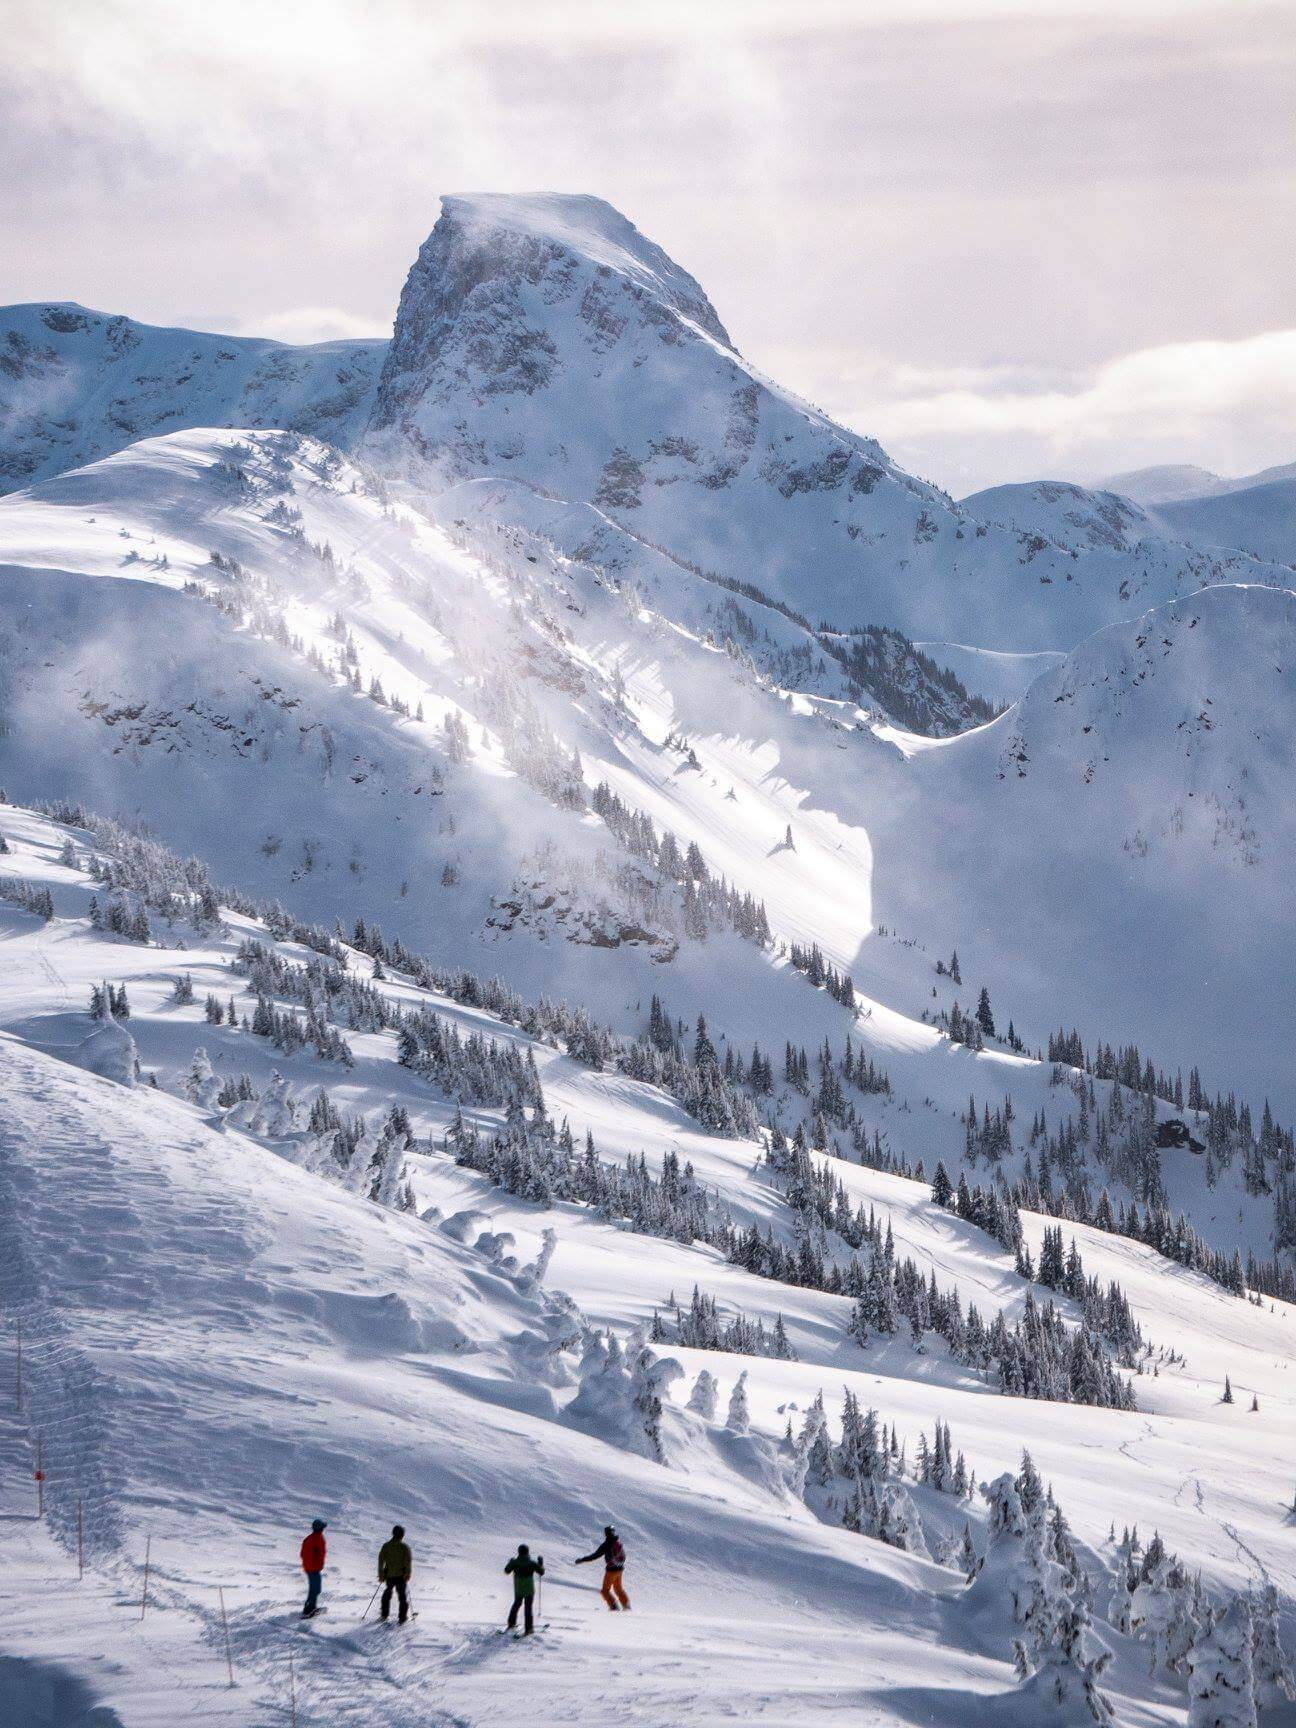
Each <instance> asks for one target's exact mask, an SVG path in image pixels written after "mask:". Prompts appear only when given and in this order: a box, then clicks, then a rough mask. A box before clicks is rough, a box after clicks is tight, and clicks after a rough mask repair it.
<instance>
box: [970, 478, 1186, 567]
mask: <svg viewBox="0 0 1296 1728" xmlns="http://www.w3.org/2000/svg"><path fill="white" fill-rule="evenodd" d="M963 503H964V505H965V506H966V508H967V509H969V510H970V511H971V512H972V514H973V515H974V516H976V517H978V518H979V520H981V521H982V522H996V523H998V524H1000V526H1002V527H1006V528H1019V529H1022V530H1024V531H1026V532H1028V533H1031V534H1042V535H1044V537H1045V538H1046V539H1049V540H1051V541H1053V543H1054V544H1055V545H1058V546H1064V547H1066V549H1067V550H1068V551H1071V550H1079V551H1105V552H1130V551H1133V550H1135V549H1136V548H1137V547H1138V546H1139V545H1141V544H1142V542H1144V541H1145V540H1157V539H1164V538H1166V533H1165V529H1164V528H1163V527H1161V525H1160V524H1159V523H1158V522H1156V521H1155V520H1154V518H1153V517H1151V516H1150V515H1149V514H1148V512H1147V511H1146V510H1144V509H1143V508H1142V506H1141V505H1139V504H1137V503H1134V502H1133V501H1132V500H1131V499H1129V498H1123V497H1121V496H1120V494H1119V493H1117V492H1099V491H1094V490H1093V489H1091V488H1090V487H1087V486H1077V485H1075V484H1074V483H1073V482H1072V481H1069V480H1031V481H1025V482H1023V483H1021V484H1018V485H1008V486H991V487H989V488H987V490H986V491H984V492H974V493H973V494H972V496H971V497H969V498H965V499H964V500H963Z"/></svg>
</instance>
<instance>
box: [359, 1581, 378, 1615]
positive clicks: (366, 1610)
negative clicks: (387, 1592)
mask: <svg viewBox="0 0 1296 1728" xmlns="http://www.w3.org/2000/svg"><path fill="white" fill-rule="evenodd" d="M381 1589H382V1583H381V1581H379V1583H378V1584H377V1585H376V1586H375V1587H374V1593H373V1595H372V1596H371V1597H370V1598H369V1601H368V1603H367V1604H366V1605H365V1611H364V1614H362V1615H361V1616H360V1618H361V1619H362V1620H363V1619H364V1618H365V1616H366V1615H367V1614H368V1612H369V1610H370V1608H372V1607H373V1605H374V1602H375V1601H376V1600H377V1597H378V1592H379V1590H381Z"/></svg>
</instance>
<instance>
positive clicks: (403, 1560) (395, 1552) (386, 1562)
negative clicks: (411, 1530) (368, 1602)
mask: <svg viewBox="0 0 1296 1728" xmlns="http://www.w3.org/2000/svg"><path fill="white" fill-rule="evenodd" d="M413 1576H414V1556H413V1554H412V1553H411V1552H410V1546H409V1543H408V1542H406V1540H405V1526H404V1525H403V1524H393V1525H392V1533H391V1540H390V1541H388V1542H384V1543H383V1545H382V1547H381V1548H380V1549H379V1550H378V1582H379V1583H380V1584H381V1585H382V1586H383V1593H382V1603H381V1611H382V1617H383V1619H384V1620H385V1619H386V1618H387V1616H388V1614H389V1613H390V1611H391V1599H392V1591H393V1590H394V1591H395V1592H396V1600H397V1601H398V1602H399V1603H400V1619H399V1622H398V1624H399V1625H401V1626H403V1625H404V1624H405V1622H406V1621H407V1620H408V1619H409V1589H408V1586H409V1581H410V1579H411V1578H412V1577H413Z"/></svg>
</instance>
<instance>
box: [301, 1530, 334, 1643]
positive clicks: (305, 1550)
mask: <svg viewBox="0 0 1296 1728" xmlns="http://www.w3.org/2000/svg"><path fill="white" fill-rule="evenodd" d="M327 1529H328V1525H327V1524H325V1522H324V1520H323V1519H322V1518H317V1519H316V1520H315V1522H314V1523H313V1524H312V1525H311V1527H310V1535H309V1536H308V1537H307V1538H306V1540H305V1541H304V1542H303V1543H302V1545H301V1563H302V1571H303V1572H304V1573H305V1574H306V1606H305V1607H304V1608H303V1609H302V1619H303V1620H309V1619H310V1617H311V1615H312V1614H314V1612H315V1609H316V1606H317V1604H318V1602H319V1594H320V1587H321V1585H322V1584H323V1582H324V1556H325V1555H326V1554H327V1552H328V1548H327V1546H326V1544H325V1541H324V1532H325V1530H327Z"/></svg>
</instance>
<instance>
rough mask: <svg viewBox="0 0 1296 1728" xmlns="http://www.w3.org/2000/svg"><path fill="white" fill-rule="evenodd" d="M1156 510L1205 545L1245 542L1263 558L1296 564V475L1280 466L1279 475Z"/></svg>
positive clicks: (1175, 529)
mask: <svg viewBox="0 0 1296 1728" xmlns="http://www.w3.org/2000/svg"><path fill="white" fill-rule="evenodd" d="M1156 510H1157V515H1158V516H1159V517H1160V518H1161V520H1162V521H1163V522H1165V523H1167V524H1168V525H1169V527H1170V529H1171V530H1172V532H1174V533H1177V534H1183V535H1184V536H1185V537H1187V538H1190V539H1192V540H1195V541H1196V542H1197V544H1198V545H1199V546H1241V547H1242V548H1244V549H1245V550H1246V551H1248V552H1251V553H1253V554H1254V555H1255V556H1256V557H1257V558H1267V559H1270V560H1271V561H1272V562H1274V563H1277V564H1287V565H1296V477H1293V476H1292V475H1291V474H1290V473H1287V474H1283V473H1281V471H1275V477H1274V478H1273V479H1269V480H1264V481H1260V480H1259V479H1258V478H1257V483H1256V484H1254V485H1250V486H1245V487H1237V488H1230V489H1229V490H1228V491H1227V492H1222V493H1220V494H1219V495H1218V496H1216V497H1211V498H1190V499H1185V500H1183V501H1182V502H1175V503H1169V504H1158V505H1157V507H1156Z"/></svg>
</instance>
